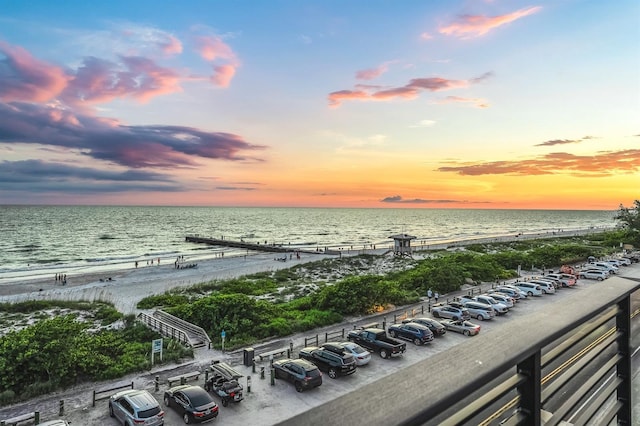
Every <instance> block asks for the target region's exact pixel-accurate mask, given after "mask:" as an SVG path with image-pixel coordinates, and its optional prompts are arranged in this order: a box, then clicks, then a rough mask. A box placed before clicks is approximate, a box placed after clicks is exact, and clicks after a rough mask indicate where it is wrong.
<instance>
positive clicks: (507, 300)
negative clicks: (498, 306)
mask: <svg viewBox="0 0 640 426" xmlns="http://www.w3.org/2000/svg"><path fill="white" fill-rule="evenodd" d="M487 296H491V297H492V298H494V299H495V300H497V301H498V302H500V303H503V304H504V305H505V306H506V307H507V308H509V309H511V308H513V307H514V305H515V303H516V300H515V299H514V298H513V297H511V296H507V295H506V294H504V293H489V294H488V295H487Z"/></svg>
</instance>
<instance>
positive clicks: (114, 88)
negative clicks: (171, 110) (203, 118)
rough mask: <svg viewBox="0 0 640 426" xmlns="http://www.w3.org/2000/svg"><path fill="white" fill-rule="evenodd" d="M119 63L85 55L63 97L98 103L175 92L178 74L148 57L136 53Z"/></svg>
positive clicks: (178, 78)
mask: <svg viewBox="0 0 640 426" xmlns="http://www.w3.org/2000/svg"><path fill="white" fill-rule="evenodd" d="M121 60H122V63H121V64H117V63H114V62H110V61H106V60H103V59H98V58H94V57H90V58H86V59H85V60H84V63H83V65H82V66H81V67H80V68H78V70H77V72H76V76H75V78H74V79H73V80H72V81H70V82H69V86H68V87H67V89H66V90H65V92H64V99H65V100H66V101H68V102H70V103H74V104H76V103H89V104H95V103H101V102H109V101H111V100H113V99H116V98H120V97H125V96H131V97H133V98H134V99H137V100H139V101H141V102H146V101H148V100H149V99H151V98H153V97H155V96H159V95H163V94H168V93H174V92H179V91H181V90H182V89H181V88H180V85H179V83H180V76H179V75H178V74H177V73H176V72H175V71H173V70H170V69H168V68H163V67H161V66H159V65H157V64H156V63H155V62H153V61H152V60H150V59H147V58H143V57H139V56H135V57H133V56H128V57H122V58H121Z"/></svg>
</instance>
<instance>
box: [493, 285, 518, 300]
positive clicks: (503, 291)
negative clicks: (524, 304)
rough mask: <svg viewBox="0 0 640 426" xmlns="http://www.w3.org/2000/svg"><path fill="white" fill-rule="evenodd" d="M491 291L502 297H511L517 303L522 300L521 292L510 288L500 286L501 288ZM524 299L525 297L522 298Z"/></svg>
mask: <svg viewBox="0 0 640 426" xmlns="http://www.w3.org/2000/svg"><path fill="white" fill-rule="evenodd" d="M493 291H494V292H497V293H501V294H504V295H506V296H508V297H511V298H513V300H515V301H516V302H519V301H520V300H522V299H523V296H522V294H521V293H522V292H521V291H520V290H514V289H512V288H508V287H503V286H501V287H496V288H494V289H493ZM524 297H526V296H524Z"/></svg>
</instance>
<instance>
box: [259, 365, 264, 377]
mask: <svg viewBox="0 0 640 426" xmlns="http://www.w3.org/2000/svg"><path fill="white" fill-rule="evenodd" d="M260 378H261V379H264V365H263V366H262V367H260Z"/></svg>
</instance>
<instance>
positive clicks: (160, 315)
mask: <svg viewBox="0 0 640 426" xmlns="http://www.w3.org/2000/svg"><path fill="white" fill-rule="evenodd" d="M153 317H154V318H157V319H159V320H161V321H163V322H164V323H166V324H170V325H171V326H173V327H175V328H177V329H179V330H182V331H184V332H185V333H186V334H187V337H188V340H189V345H190V346H191V347H194V348H197V347H202V346H207V347H209V346H210V344H211V339H210V338H209V335H208V334H207V332H206V331H205V330H204V329H203V328H202V327H200V326H197V325H195V324H192V323H190V322H189V321H185V320H183V319H182V318H178V317H176V316H174V315H171V314H170V313H167V312H165V311H162V310H160V309H158V310H156V311H154V312H153Z"/></svg>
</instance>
